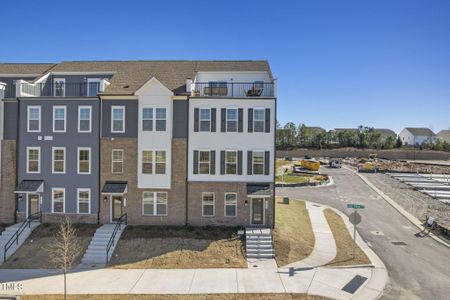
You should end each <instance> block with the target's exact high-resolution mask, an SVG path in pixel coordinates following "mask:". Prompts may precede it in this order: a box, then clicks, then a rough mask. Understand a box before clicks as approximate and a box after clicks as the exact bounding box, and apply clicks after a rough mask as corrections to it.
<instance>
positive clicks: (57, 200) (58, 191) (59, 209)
mask: <svg viewBox="0 0 450 300" xmlns="http://www.w3.org/2000/svg"><path fill="white" fill-rule="evenodd" d="M64 198H65V189H62V188H53V189H52V212H53V213H64Z"/></svg>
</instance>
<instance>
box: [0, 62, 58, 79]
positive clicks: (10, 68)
mask: <svg viewBox="0 0 450 300" xmlns="http://www.w3.org/2000/svg"><path fill="white" fill-rule="evenodd" d="M54 66H55V64H53V63H49V64H47V63H44V64H39V63H37V64H28V63H25V64H22V63H0V77H1V74H21V75H27V74H32V75H39V74H44V73H46V72H47V71H48V70H50V69H51V68H52V67H54Z"/></svg>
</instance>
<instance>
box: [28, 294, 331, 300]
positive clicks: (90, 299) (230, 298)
mask: <svg viewBox="0 0 450 300" xmlns="http://www.w3.org/2000/svg"><path fill="white" fill-rule="evenodd" d="M20 299H23V300H61V299H64V296H62V295H24V296H20ZM67 299H69V300H122V299H124V300H131V299H133V300H184V299H187V300H243V299H252V300H253V299H254V300H260V299H262V300H271V299H274V300H290V299H292V300H294V299H295V300H326V299H330V298H327V297H322V296H314V295H312V296H310V295H307V294H288V293H286V294H270V293H267V294H208V295H205V294H196V295H149V294H148V295H68V296H67Z"/></svg>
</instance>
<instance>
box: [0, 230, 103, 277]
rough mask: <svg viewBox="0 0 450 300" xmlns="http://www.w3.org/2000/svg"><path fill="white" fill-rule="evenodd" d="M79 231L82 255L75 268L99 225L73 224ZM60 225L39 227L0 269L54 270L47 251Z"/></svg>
mask: <svg viewBox="0 0 450 300" xmlns="http://www.w3.org/2000/svg"><path fill="white" fill-rule="evenodd" d="M73 226H74V227H75V228H76V230H77V240H78V243H79V245H80V248H81V251H80V254H79V255H78V256H77V257H76V258H75V261H74V264H73V266H76V265H78V264H79V263H81V258H82V257H83V255H84V252H85V251H86V249H87V247H88V246H89V243H90V242H91V239H92V237H93V236H94V233H95V230H96V229H97V228H98V226H99V225H97V224H73ZM58 227H59V224H49V223H44V224H42V225H40V226H39V227H37V228H36V229H35V230H34V231H33V232H32V233H31V235H30V236H29V237H28V238H27V240H26V241H25V242H24V243H23V244H22V246H21V247H20V248H19V250H17V251H16V253H14V254H13V255H12V256H11V257H10V258H9V259H8V260H7V261H6V263H4V264H3V265H1V266H0V268H3V269H53V268H54V266H53V264H52V263H51V262H50V256H49V253H48V251H47V250H46V249H47V247H48V245H50V244H52V243H54V242H55V235H56V233H57V231H58Z"/></svg>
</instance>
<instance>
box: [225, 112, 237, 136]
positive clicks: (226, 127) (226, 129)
mask: <svg viewBox="0 0 450 300" xmlns="http://www.w3.org/2000/svg"><path fill="white" fill-rule="evenodd" d="M229 110H235V111H236V120H230V121H235V122H236V131H228V111H229ZM238 127H239V109H238V108H237V107H228V108H225V132H239V128H238Z"/></svg>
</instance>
